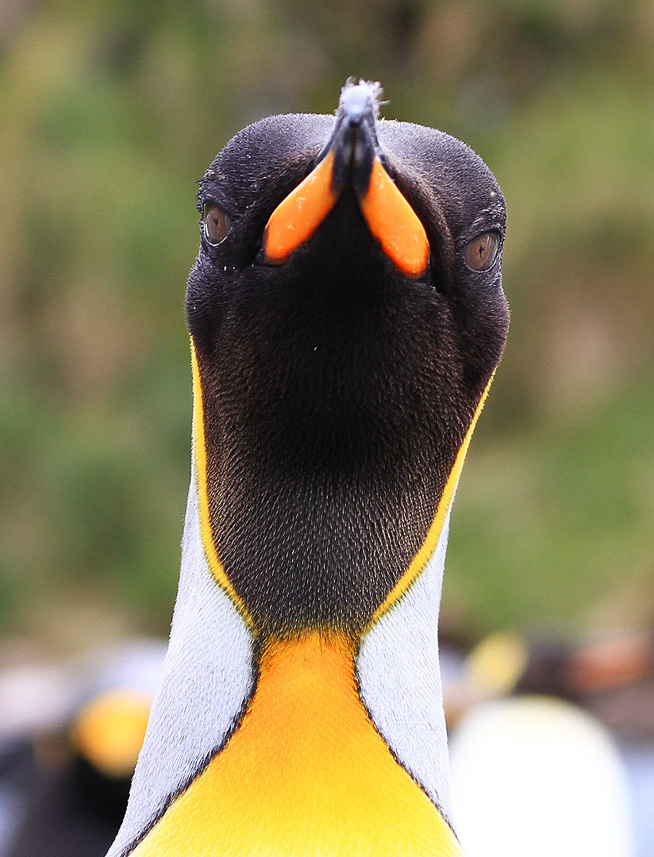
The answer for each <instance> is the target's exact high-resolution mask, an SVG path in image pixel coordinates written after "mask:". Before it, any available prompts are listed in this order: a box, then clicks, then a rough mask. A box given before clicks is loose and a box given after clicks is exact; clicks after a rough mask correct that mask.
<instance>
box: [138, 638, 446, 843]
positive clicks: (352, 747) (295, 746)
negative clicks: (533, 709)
mask: <svg viewBox="0 0 654 857" xmlns="http://www.w3.org/2000/svg"><path fill="white" fill-rule="evenodd" d="M172 854H174V855H175V857H216V855H221V857H244V855H248V857H307V855H320V857H373V855H374V857H391V855H392V857H436V855H438V857H460V855H461V854H462V852H461V849H460V846H459V844H458V842H457V840H456V837H455V836H454V834H453V833H452V830H451V829H450V827H449V826H448V824H447V823H446V822H445V820H444V819H443V817H442V815H441V814H440V812H439V811H438V809H436V807H435V806H434V805H433V804H432V803H431V801H430V800H429V799H428V798H427V796H426V795H425V793H424V792H423V791H422V790H421V789H420V788H419V787H418V786H417V785H416V783H415V782H414V781H413V780H412V779H411V777H410V776H409V775H408V774H407V772H406V771H405V770H404V769H403V768H402V767H401V766H400V765H399V764H398V763H397V762H396V761H395V759H394V758H393V756H392V755H391V753H390V751H389V749H388V747H387V746H386V744H385V743H384V741H383V740H382V738H381V737H380V736H379V734H378V733H377V732H376V730H375V728H374V726H373V724H372V723H371V721H370V719H369V717H368V715H367V713H366V711H365V709H364V707H363V705H362V703H361V701H360V699H359V696H358V693H357V688H356V681H355V675H354V650H353V645H352V643H351V642H350V641H348V640H347V639H345V638H343V637H340V636H332V637H328V638H325V637H321V636H320V635H318V634H317V633H310V634H307V635H306V636H304V637H302V638H300V639H297V640H287V641H284V642H276V643H272V644H271V645H269V647H268V648H267V650H266V651H265V652H264V654H263V657H262V661H261V673H260V678H259V683H258V686H257V689H256V693H255V695H254V697H253V699H252V701H251V703H250V705H249V707H248V710H247V713H246V714H245V717H244V719H243V722H242V724H241V725H240V727H239V728H238V729H237V731H236V732H235V733H234V735H233V736H232V738H231V739H230V741H229V742H228V744H227V746H226V747H225V748H224V750H222V751H221V752H220V753H219V754H218V755H217V756H216V757H215V758H214V759H213V760H212V761H211V762H210V763H209V765H208V767H207V768H206V769H205V771H204V772H203V773H201V774H200V775H199V776H198V777H197V778H196V779H195V780H194V781H193V782H192V783H191V785H190V786H189V787H188V789H187V790H186V791H185V792H184V793H183V794H181V795H180V796H179V797H178V798H177V799H176V800H175V801H174V803H173V804H172V805H171V807H170V808H169V809H168V810H167V812H166V813H165V814H164V815H163V817H162V818H161V819H160V820H159V821H158V822H157V824H156V825H155V826H154V827H153V828H152V830H151V831H150V833H149V834H147V836H146V837H145V838H144V839H143V841H142V842H141V843H140V844H139V845H138V846H137V848H136V849H135V851H134V852H133V855H134V857H164V855H166V857H168V855H172Z"/></svg>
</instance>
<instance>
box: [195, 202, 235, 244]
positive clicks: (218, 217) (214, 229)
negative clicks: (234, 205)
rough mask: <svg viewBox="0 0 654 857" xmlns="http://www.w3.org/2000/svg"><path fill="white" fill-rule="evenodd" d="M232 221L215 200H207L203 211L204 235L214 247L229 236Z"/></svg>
mask: <svg viewBox="0 0 654 857" xmlns="http://www.w3.org/2000/svg"><path fill="white" fill-rule="evenodd" d="M231 226H232V221H231V220H230V219H229V216H228V215H227V214H226V213H225V212H224V211H223V210H222V208H219V207H218V206H217V205H216V204H215V203H214V202H205V204H204V209H203V212H202V229H203V230H204V237H205V238H206V239H207V241H208V242H209V244H211V246H212V247H216V246H217V245H218V244H220V243H221V242H222V241H224V240H225V238H227V235H228V234H229V230H230V229H231Z"/></svg>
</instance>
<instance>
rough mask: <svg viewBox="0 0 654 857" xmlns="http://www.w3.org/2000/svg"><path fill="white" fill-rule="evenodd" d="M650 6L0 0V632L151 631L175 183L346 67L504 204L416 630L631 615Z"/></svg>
mask: <svg viewBox="0 0 654 857" xmlns="http://www.w3.org/2000/svg"><path fill="white" fill-rule="evenodd" d="M653 48H654V10H653V8H652V6H651V4H647V3H642V2H637V1H636V0H627V2H618V0H569V2H563V0H561V1H560V2H558V1H557V2H550V0H520V2H518V0H498V2H494V3H490V2H473V0H463V2H454V0H440V2H436V0H433V2H430V0H363V2H358V3H354V2H351V0H338V2H335V3H333V4H331V5H329V6H325V5H324V4H323V5H320V4H306V3H301V2H299V0H272V2H267V3H263V2H262V0H227V2H218V0H195V2H191V3H185V4H182V3H180V2H173V0H165V2H160V3H156V4H155V3H154V2H142V3H139V4H135V3H130V2H127V0H108V1H107V2H103V3H100V2H99V0H86V2H81V0H79V2H77V0H68V2H65V0H61V2H58V3H54V4H38V3H33V2H26V0H12V2H11V3H9V4H7V5H6V7H5V8H4V10H0V116H1V117H2V121H1V122H0V187H2V193H0V308H1V312H0V366H1V367H2V369H1V370H0V371H1V372H2V385H1V387H0V450H1V452H0V454H1V455H2V473H3V479H2V480H1V483H0V562H1V566H0V631H2V633H4V634H5V635H7V636H15V635H23V636H26V635H31V636H32V637H34V638H35V639H37V640H41V641H42V642H43V643H44V644H45V643H47V644H53V643H54V644H59V645H61V646H76V645H80V644H81V643H82V641H83V640H89V641H91V640H92V638H93V637H98V638H100V637H103V636H108V635H112V634H118V633H122V632H124V631H126V630H131V631H132V632H134V631H137V630H144V631H146V630H147V631H158V632H165V630H166V627H167V624H168V621H169V617H170V613H171V607H172V601H173V598H174V591H175V586H176V581H177V568H178V562H179V539H180V535H181V528H182V519H183V510H184V505H185V499H186V486H187V480H188V467H189V464H188V459H189V436H190V379H189V371H188V342H187V336H186V331H185V329H184V324H183V313H182V302H183V290H184V282H185V278H186V274H187V272H188V270H189V268H190V266H191V264H192V262H193V259H194V255H195V252H196V245H197V225H196V219H197V215H196V212H195V209H194V195H195V185H194V183H195V181H196V180H197V179H198V178H199V177H200V176H201V175H202V173H203V171H204V169H205V167H206V165H207V164H208V162H209V161H210V160H211V158H212V157H213V156H214V154H215V153H216V151H217V150H218V149H219V148H220V147H221V146H222V145H223V144H224V143H225V142H226V141H227V139H228V138H229V137H230V136H231V135H232V134H233V133H234V132H235V131H237V130H238V129H239V128H240V127H241V126H242V125H243V124H245V123H247V122H249V121H253V120H255V119H257V118H260V117H261V116H264V115H268V114H270V113H274V112H290V111H302V110H304V111H306V110H309V111H324V112H331V111H332V110H333V109H334V107H335V104H336V101H337V96H338V90H339V87H340V86H341V85H342V83H343V81H344V80H345V78H346V77H347V76H348V75H350V74H355V75H359V76H362V77H368V78H373V79H380V80H382V82H383V84H384V86H385V89H386V94H387V97H388V98H389V99H390V104H389V105H388V106H387V107H386V108H385V115H387V116H389V117H397V118H401V119H406V120H410V121H417V122H423V123H425V124H430V125H435V126H437V127H441V128H442V129H443V130H446V131H448V132H450V133H453V134H455V135H456V136H459V137H461V138H462V139H464V140H466V142H468V143H470V145H472V146H473V147H474V148H475V149H476V150H477V151H478V152H479V153H480V154H481V155H482V156H483V157H484V159H485V160H486V161H487V162H488V163H489V165H490V166H491V168H492V169H493V171H494V172H495V174H496V175H497V177H498V179H499V181H500V184H501V185H502V187H503V190H504V192H505V195H506V197H507V202H508V208H509V235H508V240H507V248H506V253H505V285H506V291H507V294H508V296H509V299H510V301H511V305H512V312H513V327H512V331H511V335H510V339H509V345H508V349H507V353H506V356H505V360H504V363H503V365H502V367H501V369H500V371H499V373H498V378H497V380H496V382H495V385H494V390H493V394H492V396H491V401H490V403H489V405H488V406H487V409H486V412H485V414H484V417H483V418H482V421H481V424H480V427H479V429H478V431H477V436H476V438H475V442H474V443H473V445H472V450H471V453H470V457H469V462H468V465H467V467H466V469H465V470H464V476H463V479H462V484H461V488H460V491H459V496H458V498H457V503H456V506H455V510H454V515H453V524H452V536H451V549H450V554H449V559H448V569H447V574H446V584H445V594H444V613H443V621H444V624H445V625H446V627H447V628H448V630H450V631H451V632H454V633H456V632H460V633H465V634H466V635H468V636H470V635H472V636H478V635H479V634H480V633H481V632H482V631H486V630H491V629H493V628H497V627H502V626H506V625H520V626H527V627H534V626H541V627H545V626H546V627H548V628H552V627H556V628H560V629H562V631H570V630H574V629H579V628H593V627H597V626H601V625H622V626H624V625H627V626H628V625H641V624H647V623H651V622H652V621H653V620H654V616H653V613H654V597H653V595H652V593H654V550H653V548H652V546H651V541H652V540H651V535H650V534H651V531H652V521H653V520H654V508H653V507H654V472H653V471H654V441H653V440H652V425H653V423H654V403H653V401H652V379H653V370H654V355H653V353H652V320H653V319H654V292H653V290H652V288H651V270H650V267H651V266H650V252H651V251H650V248H651V243H652V224H654V186H653V185H654V179H653V176H654V121H653V120H654V115H653V114H654V102H653V100H652V97H651V95H652V91H653V87H652V84H653V83H654V80H653V75H652V67H651V56H652V51H653Z"/></svg>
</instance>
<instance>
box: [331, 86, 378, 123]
mask: <svg viewBox="0 0 654 857" xmlns="http://www.w3.org/2000/svg"><path fill="white" fill-rule="evenodd" d="M382 95H383V90H382V86H381V84H380V83H377V82H375V81H366V80H360V81H359V82H358V83H355V82H354V79H353V78H351V79H350V80H348V81H347V83H346V84H345V86H344V87H343V89H342V90H341V97H340V101H339V104H338V111H337V116H338V118H347V120H348V124H349V125H350V126H352V125H360V124H361V122H362V121H363V119H364V117H366V116H369V117H370V118H371V119H372V120H373V121H374V120H375V119H377V117H378V116H379V106H380V104H381V98H382Z"/></svg>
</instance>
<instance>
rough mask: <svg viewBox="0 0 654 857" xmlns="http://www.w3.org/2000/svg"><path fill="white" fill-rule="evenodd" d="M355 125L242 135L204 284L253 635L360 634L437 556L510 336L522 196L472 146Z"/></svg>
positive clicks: (196, 334) (214, 432)
mask: <svg viewBox="0 0 654 857" xmlns="http://www.w3.org/2000/svg"><path fill="white" fill-rule="evenodd" d="M379 95H380V91H379V89H378V87H377V86H376V85H371V84H366V83H361V84H358V85H355V84H350V85H348V86H346V87H345V89H344V90H343V92H342V95H341V101H340V105H339V109H338V111H337V113H336V116H335V117H329V116H317V115H302V114H298V115H290V116H276V117H272V118H269V119H265V120H262V121H260V122H257V123H255V124H254V125H251V126H249V127H247V128H245V129H244V130H243V131H241V132H240V133H239V134H237V135H236V137H234V138H233V139H232V140H231V141H230V142H229V143H228V144H227V146H226V147H225V148H224V149H223V150H222V152H220V153H219V155H218V156H217V157H216V159H215V160H214V161H213V163H212V164H211V166H210V167H209V169H208V170H207V172H206V174H205V176H204V178H203V179H202V181H201V183H200V190H199V199H198V201H199V208H200V211H201V214H202V220H201V245H200V250H199V255H198V258H197V261H196V264H195V266H194V268H193V270H192V271H191V274H190V277H189V282H188V290H187V300H186V309H187V319H188V325H189V329H190V332H191V337H192V342H193V347H194V353H195V358H196V360H197V370H198V378H199V387H200V390H199V393H200V395H201V399H202V412H203V438H202V441H203V444H204V446H205V451H206V461H207V471H206V481H207V493H208V498H209V510H210V517H211V526H212V533H213V538H214V541H215V544H216V548H217V551H218V555H219V556H220V558H221V561H222V563H223V564H224V566H225V568H226V571H227V573H228V575H229V577H230V579H231V581H232V582H233V584H234V587H235V589H236V591H237V592H238V593H239V596H240V597H241V598H243V600H244V602H245V603H246V604H247V609H248V611H249V612H250V613H251V614H252V615H255V616H256V620H255V624H256V625H257V626H258V627H261V628H267V629H269V630H270V629H272V630H273V631H274V633H276V634H280V633H286V632H292V631H293V630H294V629H295V630H297V627H298V623H299V625H300V626H301V627H306V626H315V625H318V626H322V625H325V624H327V625H329V626H333V627H336V628H340V629H347V630H352V631H357V630H360V629H361V628H362V627H363V625H365V623H366V621H368V620H369V618H370V616H371V615H372V614H373V613H374V610H375V609H376V606H378V604H379V602H380V599H383V597H384V595H385V594H386V593H387V592H388V591H389V590H390V589H391V588H392V586H393V585H394V583H395V582H396V581H397V579H398V577H399V576H401V574H402V570H403V569H404V568H405V567H406V565H407V564H408V563H409V562H410V561H411V557H412V556H413V555H414V554H415V552H416V551H417V550H418V548H419V547H420V544H421V542H422V539H424V534H425V531H426V529H427V528H428V527H429V524H430V521H431V520H432V518H433V516H434V512H435V509H436V507H437V505H438V502H439V499H440V497H441V495H442V493H443V489H444V487H445V484H446V482H447V479H448V477H449V475H450V473H451V471H452V467H453V464H454V461H455V459H456V456H457V453H458V451H459V449H460V448H461V445H462V443H463V441H464V438H465V436H466V433H467V431H468V428H469V427H470V425H471V422H472V420H473V417H474V415H475V412H476V410H477V407H478V404H479V402H480V400H481V398H482V396H483V393H484V390H485V388H486V387H487V385H488V383H489V379H490V378H491V376H492V374H493V371H494V369H495V367H496V365H497V363H498V362H499V359H500V356H501V353H502V350H503V347H504V342H505V338H506V333H507V328H508V309H507V304H506V300H505V297H504V294H503V291H502V285H501V267H500V261H501V248H502V242H503V239H504V231H505V206H504V200H503V197H502V194H501V192H500V189H499V187H498V185H497V183H496V182H495V180H494V178H493V176H492V174H491V173H490V171H489V170H488V168H487V167H486V166H485V165H484V163H483V162H482V160H481V159H480V158H479V157H478V156H477V155H476V154H474V153H473V152H472V151H471V150H470V149H469V148H468V147H467V146H466V145H464V144H463V143H461V142H459V141H458V140H456V139H454V138H453V137H451V136H449V135H447V134H444V133H442V132H440V131H436V130H433V129H430V128H426V127H422V126H418V125H413V124H408V123H403V122H395V121H384V120H379V119H378V118H377V114H378V104H379Z"/></svg>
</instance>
